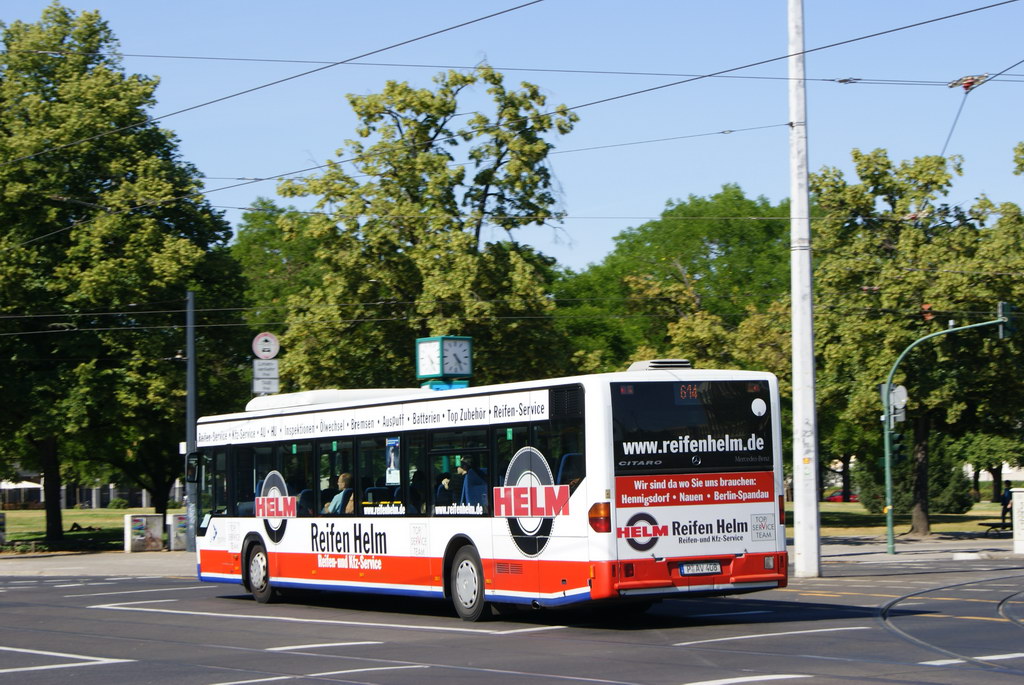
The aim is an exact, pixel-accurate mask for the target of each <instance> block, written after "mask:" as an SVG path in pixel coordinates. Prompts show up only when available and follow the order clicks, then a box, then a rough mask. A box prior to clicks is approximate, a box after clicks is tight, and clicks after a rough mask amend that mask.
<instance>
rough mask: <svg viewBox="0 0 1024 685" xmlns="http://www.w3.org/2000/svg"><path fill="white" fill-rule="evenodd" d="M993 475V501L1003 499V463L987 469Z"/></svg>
mask: <svg viewBox="0 0 1024 685" xmlns="http://www.w3.org/2000/svg"><path fill="white" fill-rule="evenodd" d="M985 470H986V471H988V472H989V475H991V476H992V499H991V501H992V502H1002V501H1003V465H1002V464H999V465H998V466H993V467H991V468H987V469H985Z"/></svg>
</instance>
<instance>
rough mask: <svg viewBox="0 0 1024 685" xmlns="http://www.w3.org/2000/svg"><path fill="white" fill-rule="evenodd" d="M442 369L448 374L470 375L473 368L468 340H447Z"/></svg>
mask: <svg viewBox="0 0 1024 685" xmlns="http://www.w3.org/2000/svg"><path fill="white" fill-rule="evenodd" d="M441 369H442V371H444V375H446V376H468V375H469V374H470V373H471V372H472V369H473V363H472V361H471V359H470V344H469V341H468V340H445V341H444V358H443V359H442V360H441Z"/></svg>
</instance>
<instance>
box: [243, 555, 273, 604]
mask: <svg viewBox="0 0 1024 685" xmlns="http://www.w3.org/2000/svg"><path fill="white" fill-rule="evenodd" d="M249 592H251V593H252V597H253V599H255V600H256V601H257V602H259V603H260V604H266V603H267V602H270V601H272V600H273V598H274V588H273V587H271V585H270V562H269V561H268V559H267V548H266V547H264V546H263V545H262V544H261V543H258V542H257V543H256V544H254V545H253V546H252V549H251V550H249Z"/></svg>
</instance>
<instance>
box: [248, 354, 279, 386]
mask: <svg viewBox="0 0 1024 685" xmlns="http://www.w3.org/2000/svg"><path fill="white" fill-rule="evenodd" d="M252 377H253V378H277V360H276V359H253V360H252ZM274 392H277V391H276V390H275V391H274Z"/></svg>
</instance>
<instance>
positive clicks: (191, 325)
mask: <svg viewBox="0 0 1024 685" xmlns="http://www.w3.org/2000/svg"><path fill="white" fill-rule="evenodd" d="M195 451H196V300H195V293H194V292H193V291H191V290H189V291H188V293H187V294H186V296H185V453H186V454H191V453H193V452H195ZM185 495H186V497H188V509H186V515H187V516H188V539H187V541H186V547H185V549H187V550H188V551H189V552H195V551H196V529H197V527H198V521H197V519H198V518H199V484H198V483H189V482H187V481H186V483H185Z"/></svg>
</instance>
